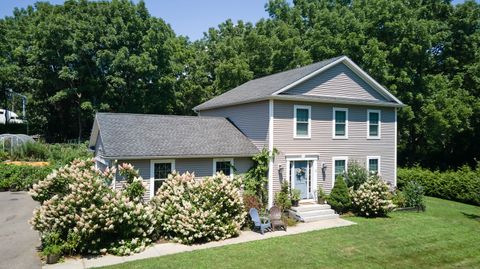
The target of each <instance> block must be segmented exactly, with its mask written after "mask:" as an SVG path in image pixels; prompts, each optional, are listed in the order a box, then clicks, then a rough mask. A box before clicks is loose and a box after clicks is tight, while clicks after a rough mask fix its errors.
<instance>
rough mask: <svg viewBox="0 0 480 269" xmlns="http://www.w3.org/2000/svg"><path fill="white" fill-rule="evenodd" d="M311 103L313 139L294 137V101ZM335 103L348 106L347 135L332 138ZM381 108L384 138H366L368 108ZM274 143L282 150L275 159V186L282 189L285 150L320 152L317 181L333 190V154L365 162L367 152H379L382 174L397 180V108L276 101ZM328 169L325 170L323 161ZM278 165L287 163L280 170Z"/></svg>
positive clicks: (384, 177) (321, 185)
mask: <svg viewBox="0 0 480 269" xmlns="http://www.w3.org/2000/svg"><path fill="white" fill-rule="evenodd" d="M299 104H300V105H309V106H311V107H312V108H311V109H312V110H311V113H312V116H311V117H312V120H311V122H312V127H311V130H312V132H311V138H310V139H294V138H293V130H294V128H293V124H294V119H293V113H294V112H293V111H294V105H299ZM333 107H343V108H348V139H341V140H337V139H333V138H332V132H333V125H332V117H333ZM368 109H378V110H381V113H382V116H381V120H382V124H381V134H382V136H381V139H376V140H373V139H367V110H368ZM274 116H275V117H274V128H273V129H274V136H273V138H274V140H273V145H274V147H275V148H277V149H278V150H279V155H277V157H276V158H275V163H274V166H273V167H274V173H273V177H274V178H273V181H274V190H275V191H278V190H279V189H280V182H281V181H280V180H281V178H284V177H285V175H286V171H285V169H288V168H287V167H286V158H285V154H319V159H318V161H317V182H318V185H319V187H323V188H324V190H326V191H327V192H330V190H331V188H332V170H333V163H332V158H333V157H340V156H347V157H348V160H349V161H351V160H357V161H359V162H360V163H361V164H362V165H366V163H365V162H366V158H367V156H380V157H381V160H380V166H381V171H380V173H381V176H382V178H383V179H384V180H386V181H388V182H390V183H391V184H392V185H393V184H394V182H395V180H394V169H395V156H394V155H395V110H394V108H380V107H370V106H368V107H367V106H350V105H349V106H339V105H332V104H319V103H299V102H290V101H275V106H274ZM322 162H325V164H326V165H327V169H326V171H325V173H323V172H322V169H321V164H322ZM279 165H282V167H284V168H285V169H284V172H283V175H280V174H279V169H278V168H279Z"/></svg>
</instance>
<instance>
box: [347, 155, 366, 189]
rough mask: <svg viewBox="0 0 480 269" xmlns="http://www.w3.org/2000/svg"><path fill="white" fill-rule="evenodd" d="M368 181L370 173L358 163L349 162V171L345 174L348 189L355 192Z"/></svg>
mask: <svg viewBox="0 0 480 269" xmlns="http://www.w3.org/2000/svg"><path fill="white" fill-rule="evenodd" d="M367 179H368V171H367V169H365V167H363V166H362V165H360V163H359V162H357V161H350V162H348V169H347V172H346V173H345V183H346V184H347V187H349V188H351V187H353V189H354V190H356V189H358V187H360V185H362V184H363V183H364V182H366V181H367Z"/></svg>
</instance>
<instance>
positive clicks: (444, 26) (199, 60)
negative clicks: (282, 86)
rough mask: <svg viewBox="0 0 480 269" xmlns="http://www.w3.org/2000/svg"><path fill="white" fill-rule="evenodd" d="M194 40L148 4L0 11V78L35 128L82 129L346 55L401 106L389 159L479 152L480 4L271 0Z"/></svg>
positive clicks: (61, 133)
mask: <svg viewBox="0 0 480 269" xmlns="http://www.w3.org/2000/svg"><path fill="white" fill-rule="evenodd" d="M265 9H266V11H267V12H268V15H269V17H268V18H267V19H261V20H260V21H258V22H256V23H251V22H247V23H246V22H243V21H238V22H233V21H231V20H227V21H225V22H224V23H221V24H220V25H218V26H217V27H212V28H210V29H208V31H206V32H205V34H204V37H203V38H202V39H201V40H198V41H194V42H191V41H189V40H188V39H187V38H184V37H181V36H177V35H176V34H175V33H174V32H173V30H172V29H171V28H170V26H169V25H168V24H166V23H165V22H164V21H163V20H161V19H159V18H155V17H152V16H151V15H149V13H148V11H147V9H146V8H145V4H144V3H143V2H139V3H138V4H133V3H131V2H129V1H126V0H123V1H122V0H114V1H111V2H104V1H99V2H89V1H85V0H84V1H73V0H71V1H66V2H65V4H63V5H50V4H48V3H37V4H36V5H35V6H34V7H29V8H27V9H16V10H15V11H14V14H13V16H11V17H6V18H5V19H3V20H0V88H2V89H4V88H12V89H14V90H15V91H18V92H21V93H23V94H26V95H28V96H29V97H30V99H29V100H30V101H31V102H30V105H29V107H28V109H29V110H28V114H29V118H30V122H31V123H32V125H33V126H32V127H33V130H34V131H35V132H38V133H42V134H44V135H45V137H46V138H47V139H48V140H62V139H67V138H75V137H80V138H84V137H87V136H88V134H89V128H90V126H91V123H92V119H93V115H94V113H95V111H114V112H138V113H164V114H192V113H193V112H192V110H191V109H192V108H193V107H194V106H195V105H197V104H199V103H201V102H203V101H205V100H208V99H209V98H211V97H213V96H216V95H218V94H221V93H223V92H225V91H227V90H229V89H231V88H233V87H235V86H237V85H239V84H242V83H244V82H246V81H248V80H250V79H254V78H257V77H261V76H265V75H268V74H272V73H275V72H279V71H283V70H287V69H290V68H294V67H297V66H301V65H305V64H309V63H312V62H316V61H321V60H323V59H326V58H330V57H335V56H339V55H347V56H349V57H350V58H351V59H352V60H353V61H355V62H356V63H357V64H358V65H359V66H360V67H362V68H363V69H364V70H365V71H366V72H367V73H369V74H370V75H371V76H372V77H373V78H375V79H376V80H377V81H379V82H380V83H381V84H383V85H385V87H386V88H387V89H389V90H390V91H391V92H392V93H393V94H395V95H396V96H397V97H399V99H400V100H402V101H403V102H404V103H405V104H407V105H408V106H407V107H406V108H403V109H401V110H400V111H399V115H398V120H399V123H398V126H399V130H398V131H399V159H398V160H399V162H400V164H403V165H413V164H416V163H419V164H421V165H424V166H429V167H439V168H449V167H455V166H458V165H460V164H463V163H469V164H472V165H473V164H474V163H475V162H476V159H475V158H478V157H479V155H480V154H479V152H480V143H478V141H480V50H479V46H480V5H479V4H477V3H475V2H474V1H466V2H465V3H463V4H459V5H452V4H451V3H450V2H449V1H445V0H425V1H402V0H375V1H373V0H362V1H348V0H345V1H343V0H342V1H340V0H333V1H332V0H313V1H312V0H295V1H293V4H289V3H288V2H286V1H285V0H270V1H269V2H268V3H267V5H266V6H265Z"/></svg>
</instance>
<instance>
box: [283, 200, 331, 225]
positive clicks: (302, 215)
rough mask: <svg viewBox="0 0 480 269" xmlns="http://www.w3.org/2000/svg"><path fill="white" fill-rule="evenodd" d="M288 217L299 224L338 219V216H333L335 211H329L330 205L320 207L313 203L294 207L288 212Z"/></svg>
mask: <svg viewBox="0 0 480 269" xmlns="http://www.w3.org/2000/svg"><path fill="white" fill-rule="evenodd" d="M289 215H290V217H291V218H294V219H296V220H298V221H301V222H313V221H319V220H326V219H337V218H339V215H338V214H335V211H333V209H331V207H330V205H328V204H323V205H320V204H314V203H305V204H301V205H299V206H296V207H292V208H291V209H290V210H289Z"/></svg>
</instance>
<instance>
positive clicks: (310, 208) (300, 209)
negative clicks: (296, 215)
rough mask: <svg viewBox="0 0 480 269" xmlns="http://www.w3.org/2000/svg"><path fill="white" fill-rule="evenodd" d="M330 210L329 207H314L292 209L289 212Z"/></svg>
mask: <svg viewBox="0 0 480 269" xmlns="http://www.w3.org/2000/svg"><path fill="white" fill-rule="evenodd" d="M330 208H331V207H330V205H315V206H299V207H292V208H291V210H292V211H295V212H308V211H318V210H325V209H330Z"/></svg>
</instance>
